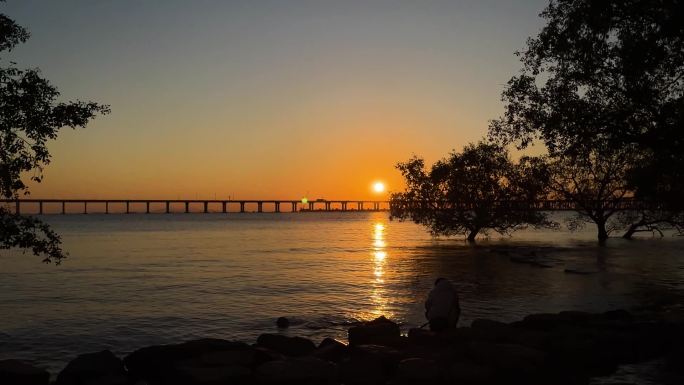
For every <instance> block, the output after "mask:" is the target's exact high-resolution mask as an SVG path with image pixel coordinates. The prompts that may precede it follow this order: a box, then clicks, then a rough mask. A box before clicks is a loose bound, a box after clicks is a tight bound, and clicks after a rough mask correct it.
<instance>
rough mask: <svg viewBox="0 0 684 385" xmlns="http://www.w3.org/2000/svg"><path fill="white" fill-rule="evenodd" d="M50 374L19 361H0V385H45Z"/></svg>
mask: <svg viewBox="0 0 684 385" xmlns="http://www.w3.org/2000/svg"><path fill="white" fill-rule="evenodd" d="M49 380H50V374H49V373H48V372H47V371H46V370H44V369H41V368H37V367H35V366H33V365H31V364H29V363H28V362H25V361H21V360H0V384H12V385H47V384H48V381H49Z"/></svg>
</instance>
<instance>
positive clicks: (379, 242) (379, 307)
mask: <svg viewBox="0 0 684 385" xmlns="http://www.w3.org/2000/svg"><path fill="white" fill-rule="evenodd" d="M386 248H387V243H386V242H385V224H384V223H380V222H378V223H375V224H373V248H372V258H373V277H374V278H373V281H372V291H371V301H372V303H373V308H372V310H371V315H372V316H373V317H378V316H380V315H385V316H387V317H390V316H391V314H389V313H388V303H389V299H388V296H387V290H386V288H385V265H386V263H387V250H386Z"/></svg>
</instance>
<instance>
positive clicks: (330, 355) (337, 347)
mask: <svg viewBox="0 0 684 385" xmlns="http://www.w3.org/2000/svg"><path fill="white" fill-rule="evenodd" d="M348 355H349V348H348V347H347V345H346V344H344V343H342V342H340V341H338V340H336V339H332V338H325V339H324V340H323V341H321V343H320V344H319V345H318V348H316V350H315V351H314V352H313V356H314V357H316V358H320V359H322V360H325V361H332V362H339V361H341V360H342V359H343V358H345V357H347V356H348Z"/></svg>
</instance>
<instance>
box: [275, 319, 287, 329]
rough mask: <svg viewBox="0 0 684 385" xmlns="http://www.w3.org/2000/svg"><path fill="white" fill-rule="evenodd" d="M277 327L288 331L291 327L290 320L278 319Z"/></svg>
mask: <svg viewBox="0 0 684 385" xmlns="http://www.w3.org/2000/svg"><path fill="white" fill-rule="evenodd" d="M276 326H278V327H279V328H280V329H287V328H288V327H290V320H289V319H287V318H285V317H278V319H277V320H276Z"/></svg>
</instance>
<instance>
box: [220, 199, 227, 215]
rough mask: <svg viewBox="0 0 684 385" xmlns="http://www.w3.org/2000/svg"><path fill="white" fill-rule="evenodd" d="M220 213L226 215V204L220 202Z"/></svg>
mask: <svg viewBox="0 0 684 385" xmlns="http://www.w3.org/2000/svg"><path fill="white" fill-rule="evenodd" d="M221 211H222V212H223V213H224V214H225V213H226V202H221Z"/></svg>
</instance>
